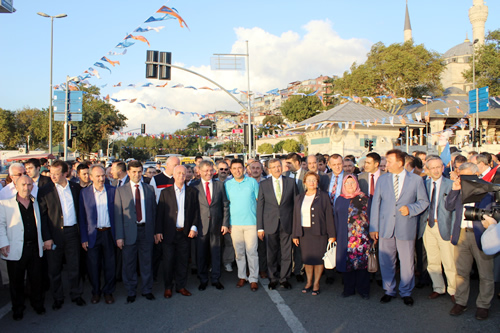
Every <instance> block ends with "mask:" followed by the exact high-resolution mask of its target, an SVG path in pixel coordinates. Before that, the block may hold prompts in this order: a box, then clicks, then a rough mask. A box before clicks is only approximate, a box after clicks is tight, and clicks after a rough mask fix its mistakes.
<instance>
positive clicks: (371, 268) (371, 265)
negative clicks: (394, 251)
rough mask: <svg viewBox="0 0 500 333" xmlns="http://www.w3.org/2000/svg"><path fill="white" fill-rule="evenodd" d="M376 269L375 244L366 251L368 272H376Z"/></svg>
mask: <svg viewBox="0 0 500 333" xmlns="http://www.w3.org/2000/svg"><path fill="white" fill-rule="evenodd" d="M377 271H378V262H377V253H376V250H375V244H373V245H372V247H371V248H370V250H369V251H368V273H376V272H377Z"/></svg>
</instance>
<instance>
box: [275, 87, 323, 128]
mask: <svg viewBox="0 0 500 333" xmlns="http://www.w3.org/2000/svg"><path fill="white" fill-rule="evenodd" d="M304 93H305V94H308V93H310V91H309V92H304ZM324 109H325V107H324V106H323V104H322V103H321V100H320V99H319V98H318V96H316V95H314V96H301V95H292V96H290V97H289V98H288V100H286V101H285V102H284V103H283V104H281V113H282V114H283V115H284V116H285V117H286V118H287V119H288V120H290V121H295V122H301V121H302V120H305V119H308V118H311V117H313V116H315V115H316V114H317V111H318V110H324Z"/></svg>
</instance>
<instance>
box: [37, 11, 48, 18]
mask: <svg viewBox="0 0 500 333" xmlns="http://www.w3.org/2000/svg"><path fill="white" fill-rule="evenodd" d="M37 14H38V15H40V16H43V17H50V15H48V14H45V13H42V12H38V13H37Z"/></svg>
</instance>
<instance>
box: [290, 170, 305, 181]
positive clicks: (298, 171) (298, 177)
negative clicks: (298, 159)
mask: <svg viewBox="0 0 500 333" xmlns="http://www.w3.org/2000/svg"><path fill="white" fill-rule="evenodd" d="M301 172H302V168H299V170H297V172H296V173H295V174H293V173H292V172H291V171H290V174H289V176H290V178H294V179H295V184H298V183H299V179H300V173H301Z"/></svg>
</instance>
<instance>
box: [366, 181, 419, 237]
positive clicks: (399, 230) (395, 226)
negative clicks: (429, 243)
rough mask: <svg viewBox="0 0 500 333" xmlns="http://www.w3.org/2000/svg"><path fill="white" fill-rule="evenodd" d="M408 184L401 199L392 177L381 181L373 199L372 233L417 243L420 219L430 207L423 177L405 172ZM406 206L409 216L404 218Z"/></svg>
mask: <svg viewBox="0 0 500 333" xmlns="http://www.w3.org/2000/svg"><path fill="white" fill-rule="evenodd" d="M405 173H406V175H405V180H404V183H403V187H402V190H401V193H400V194H399V198H398V199H397V200H396V197H395V195H394V182H393V174H392V173H386V174H384V175H382V176H380V177H379V179H378V182H377V187H376V188H375V193H374V195H373V199H372V206H371V215H370V219H371V220H370V232H375V231H378V232H379V237H382V238H393V237H396V238H397V239H399V240H414V239H415V237H416V236H417V223H418V222H419V215H420V214H421V213H423V212H424V211H425V210H426V209H427V207H428V206H429V198H428V196H427V191H426V190H425V186H424V181H423V179H422V177H420V176H417V175H415V174H413V173H409V172H408V171H405ZM403 206H407V207H408V209H409V211H410V214H409V215H408V216H403V215H401V212H400V211H399V209H400V208H401V207H403Z"/></svg>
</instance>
